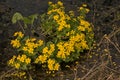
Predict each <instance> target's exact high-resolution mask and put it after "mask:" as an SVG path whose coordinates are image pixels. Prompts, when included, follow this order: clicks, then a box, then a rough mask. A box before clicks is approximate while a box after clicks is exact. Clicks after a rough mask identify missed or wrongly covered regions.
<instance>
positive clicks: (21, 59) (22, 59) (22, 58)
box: [18, 54, 27, 62]
mask: <svg viewBox="0 0 120 80" xmlns="http://www.w3.org/2000/svg"><path fill="white" fill-rule="evenodd" d="M26 57H27V56H26V55H24V54H23V55H22V56H21V57H20V59H19V58H18V59H19V60H20V62H24V61H25V59H26Z"/></svg>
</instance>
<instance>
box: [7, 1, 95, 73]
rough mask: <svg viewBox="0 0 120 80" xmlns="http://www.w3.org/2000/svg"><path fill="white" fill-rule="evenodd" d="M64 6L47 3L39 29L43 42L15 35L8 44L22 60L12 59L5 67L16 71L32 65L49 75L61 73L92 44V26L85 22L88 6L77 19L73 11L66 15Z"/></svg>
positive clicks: (19, 33) (22, 35) (82, 8)
mask: <svg viewBox="0 0 120 80" xmlns="http://www.w3.org/2000/svg"><path fill="white" fill-rule="evenodd" d="M64 9H65V8H64V6H63V3H62V2H61V1H58V2H57V3H56V4H54V3H52V2H49V8H48V12H47V13H45V14H43V15H41V16H40V18H41V28H42V31H43V34H44V36H47V37H49V38H50V39H47V40H46V41H43V40H38V39H36V38H30V37H25V36H24V34H23V33H22V32H16V33H15V34H14V36H15V37H17V38H16V39H15V40H11V44H12V46H13V47H14V48H17V49H18V50H19V51H21V52H22V54H21V56H20V55H18V56H13V58H12V59H11V60H9V62H8V64H9V65H11V66H13V67H15V68H17V69H19V68H22V69H24V68H27V67H29V66H30V65H31V66H32V63H35V64H41V65H43V66H44V67H46V68H48V70H50V71H55V70H59V69H60V64H61V62H70V61H74V60H76V59H78V58H79V56H80V54H81V53H82V52H84V51H85V50H89V49H90V48H91V46H92V43H93V38H94V33H93V29H92V26H91V23H89V22H88V21H86V19H85V18H86V17H85V15H86V13H88V12H89V9H87V5H86V4H83V5H82V7H80V8H79V13H80V14H79V16H75V14H74V12H73V11H69V13H68V14H67V13H66V12H65V10H64Z"/></svg>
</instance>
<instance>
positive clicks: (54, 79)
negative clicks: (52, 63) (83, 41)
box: [0, 0, 120, 80]
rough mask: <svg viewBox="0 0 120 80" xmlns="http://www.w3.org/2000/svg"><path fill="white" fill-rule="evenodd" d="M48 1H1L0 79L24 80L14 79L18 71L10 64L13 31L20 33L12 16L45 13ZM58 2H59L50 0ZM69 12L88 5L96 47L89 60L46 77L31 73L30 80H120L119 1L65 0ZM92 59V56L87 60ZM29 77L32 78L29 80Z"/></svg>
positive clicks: (38, 72) (89, 54)
mask: <svg viewBox="0 0 120 80" xmlns="http://www.w3.org/2000/svg"><path fill="white" fill-rule="evenodd" d="M48 1H49V0H34V1H33V0H20V1H19V0H1V1H0V80H24V79H20V78H16V77H11V76H10V74H12V73H14V72H16V70H15V69H13V68H10V67H8V66H7V61H8V60H9V59H10V58H11V57H12V55H13V54H15V53H16V51H15V49H13V48H12V47H11V46H10V44H9V43H10V40H11V39H12V38H13V37H12V35H13V33H14V32H16V31H19V30H21V28H20V27H19V26H18V25H13V24H12V23H11V18H12V15H13V14H14V13H15V12H20V13H22V14H23V15H24V16H28V15H31V14H34V13H40V14H41V13H43V12H45V11H46V10H47V2H48ZM51 1H54V2H56V1H57V0H51ZM62 1H63V2H64V4H65V6H66V11H68V10H74V11H76V9H77V7H79V6H80V5H81V4H82V3H86V4H88V8H90V10H91V11H90V13H89V14H88V15H87V20H89V21H90V22H92V23H93V25H94V32H95V41H96V43H95V44H94V45H95V47H94V49H92V50H91V51H90V52H88V53H87V55H86V56H87V59H82V60H78V62H79V63H78V64H77V65H76V64H75V63H72V64H71V65H70V66H71V67H70V69H69V68H64V69H63V70H61V71H58V72H57V73H56V74H54V76H53V75H49V74H45V73H44V70H43V71H42V70H41V69H37V70H35V71H34V70H31V71H28V72H29V73H27V76H28V77H29V79H28V80H32V79H33V80H120V1H119V0H62ZM88 56H89V57H88ZM30 77H31V78H32V79H30Z"/></svg>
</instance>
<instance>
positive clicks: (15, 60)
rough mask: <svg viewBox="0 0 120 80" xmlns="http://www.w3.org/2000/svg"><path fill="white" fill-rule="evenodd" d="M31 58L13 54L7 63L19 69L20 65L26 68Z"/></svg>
mask: <svg viewBox="0 0 120 80" xmlns="http://www.w3.org/2000/svg"><path fill="white" fill-rule="evenodd" d="M30 63H31V59H30V58H29V57H27V56H26V55H24V54H23V55H18V56H13V57H12V59H10V60H9V62H8V64H9V65H11V66H13V67H15V68H17V69H20V68H21V67H24V68H26V67H27V66H28V65H30Z"/></svg>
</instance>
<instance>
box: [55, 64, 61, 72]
mask: <svg viewBox="0 0 120 80" xmlns="http://www.w3.org/2000/svg"><path fill="white" fill-rule="evenodd" d="M59 67H60V64H59V63H55V65H54V70H57V71H58V70H59Z"/></svg>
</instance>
